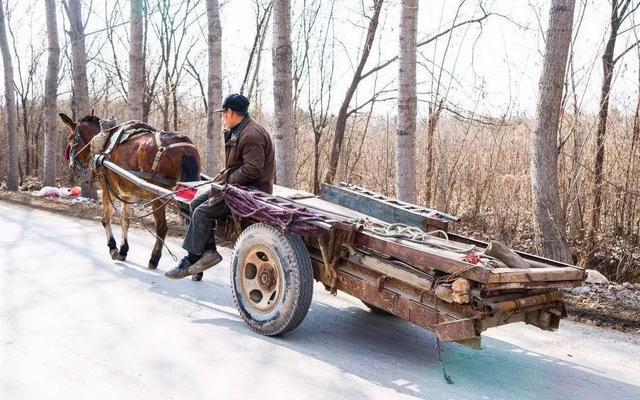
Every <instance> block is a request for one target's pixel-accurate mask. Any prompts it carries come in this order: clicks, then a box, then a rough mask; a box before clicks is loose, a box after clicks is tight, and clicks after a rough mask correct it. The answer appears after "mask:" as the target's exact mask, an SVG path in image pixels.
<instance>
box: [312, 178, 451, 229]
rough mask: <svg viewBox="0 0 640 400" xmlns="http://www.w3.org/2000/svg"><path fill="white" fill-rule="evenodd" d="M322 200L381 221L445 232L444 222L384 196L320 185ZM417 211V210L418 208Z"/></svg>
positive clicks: (445, 225)
mask: <svg viewBox="0 0 640 400" xmlns="http://www.w3.org/2000/svg"><path fill="white" fill-rule="evenodd" d="M321 197H322V199H323V200H325V201H328V202H330V203H335V204H338V205H341V206H343V207H346V208H349V209H352V210H356V211H358V212H360V213H363V214H365V215H368V216H371V217H373V218H377V219H379V220H381V221H385V222H388V223H392V224H396V223H401V224H406V225H410V226H415V227H418V228H420V229H423V230H425V231H428V230H433V229H442V230H445V231H446V230H447V227H448V224H447V222H446V221H444V220H441V219H438V218H434V217H432V216H427V215H425V214H424V213H421V212H418V211H414V210H410V209H406V208H404V206H403V203H400V202H397V201H396V202H395V203H396V204H395V205H394V204H392V203H391V202H390V201H388V200H387V199H386V198H385V197H384V196H380V197H381V198H377V197H374V196H369V195H366V194H363V193H358V192H355V191H352V190H349V189H348V188H344V187H337V186H333V185H327V184H324V185H322V196H321ZM418 210H419V208H418Z"/></svg>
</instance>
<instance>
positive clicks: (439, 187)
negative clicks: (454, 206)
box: [435, 131, 449, 211]
mask: <svg viewBox="0 0 640 400" xmlns="http://www.w3.org/2000/svg"><path fill="white" fill-rule="evenodd" d="M441 132H442V131H441ZM448 154H449V137H448V136H447V135H446V134H444V135H441V136H440V162H439V163H438V179H437V180H436V192H435V197H436V208H437V209H438V210H441V211H447V203H448V196H447V195H448V193H447V192H448V186H449V160H448V159H447V157H448Z"/></svg>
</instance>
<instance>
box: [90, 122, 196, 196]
mask: <svg viewBox="0 0 640 400" xmlns="http://www.w3.org/2000/svg"><path fill="white" fill-rule="evenodd" d="M150 134H151V135H154V137H155V141H156V146H157V147H158V150H157V152H156V155H155V158H154V160H153V167H152V168H151V172H150V173H145V172H136V175H139V176H141V177H142V178H144V179H147V180H153V181H156V182H158V183H164V184H169V183H171V182H169V181H167V182H161V181H162V180H164V178H162V177H160V176H157V175H156V172H157V170H158V165H159V163H160V159H161V158H162V155H163V154H164V152H165V151H167V150H169V149H172V148H174V147H185V146H186V147H193V148H195V146H194V145H193V143H191V142H175V143H170V144H164V143H163V138H162V136H163V135H164V134H166V132H162V131H159V130H157V129H156V128H154V127H152V126H151V125H149V124H147V123H144V122H142V121H137V120H131V121H127V122H125V123H123V124H120V125H117V126H114V127H109V128H107V129H104V128H103V130H101V131H100V133H99V134H97V135H96V136H94V138H93V139H92V140H91V153H92V154H104V155H106V156H107V158H109V157H110V155H111V153H112V152H113V150H114V149H115V148H116V147H117V146H118V145H119V144H122V143H124V142H126V141H128V140H131V139H133V138H135V137H137V136H140V135H150ZM173 183H175V182H173Z"/></svg>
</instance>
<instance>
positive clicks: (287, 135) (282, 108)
mask: <svg viewBox="0 0 640 400" xmlns="http://www.w3.org/2000/svg"><path fill="white" fill-rule="evenodd" d="M272 53H273V103H274V107H273V111H274V121H275V149H276V180H277V182H278V184H280V185H282V186H287V187H294V186H295V162H296V154H295V149H296V146H295V138H294V136H293V97H292V82H291V81H292V79H291V64H292V60H291V59H292V50H291V2H290V0H274V2H273V48H272Z"/></svg>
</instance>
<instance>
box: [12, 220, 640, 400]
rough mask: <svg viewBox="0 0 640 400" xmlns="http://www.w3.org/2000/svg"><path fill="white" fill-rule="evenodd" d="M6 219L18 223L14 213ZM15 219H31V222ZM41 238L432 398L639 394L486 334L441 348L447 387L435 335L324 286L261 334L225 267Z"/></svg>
mask: <svg viewBox="0 0 640 400" xmlns="http://www.w3.org/2000/svg"><path fill="white" fill-rule="evenodd" d="M3 218H6V219H7V220H15V218H13V217H12V216H3ZM13 222H18V223H20V224H28V221H24V220H20V221H13ZM30 233H31V234H34V232H30ZM21 234H24V233H23V232H21ZM37 235H38V236H39V237H40V239H42V240H47V241H52V242H55V243H57V244H58V245H59V246H60V248H61V251H63V252H64V253H67V254H69V252H71V254H82V256H83V257H84V258H85V260H87V259H88V260H90V262H91V263H92V264H93V265H94V266H95V267H96V268H100V269H103V270H106V271H109V272H110V273H112V274H114V277H116V278H124V279H135V280H137V281H139V282H141V283H143V284H144V285H146V287H147V288H148V290H149V291H150V292H153V293H156V294H159V295H162V296H167V297H169V298H172V299H180V300H182V301H187V302H189V303H191V304H193V305H194V306H196V307H198V308H201V309H206V310H209V311H212V312H213V314H214V315H217V316H219V317H216V318H206V319H202V318H195V317H194V318H191V319H190V320H189V319H186V318H185V323H188V322H191V323H196V324H211V325H215V326H218V327H223V328H225V329H229V330H231V331H233V332H235V333H237V334H238V335H245V336H250V337H255V338H259V339H261V340H264V341H266V342H268V343H270V344H273V345H277V346H282V347H285V348H287V349H290V350H292V351H295V352H298V353H301V354H304V355H305V356H307V357H312V358H314V359H316V360H319V361H321V362H324V363H327V364H329V365H332V366H334V367H336V368H339V369H340V370H342V371H344V372H345V373H348V374H352V375H355V376H357V377H359V378H361V379H364V380H366V381H368V382H372V383H375V384H377V385H381V386H383V387H386V388H390V389H393V390H395V391H396V392H398V393H402V394H406V395H411V396H417V397H427V398H470V396H469V393H470V389H469V388H473V389H472V393H474V395H473V396H472V398H508V399H525V398H535V399H543V398H544V399H549V398H558V396H557V394H558V393H565V394H566V398H579V399H590V398H594V394H595V393H602V391H603V388H606V391H607V392H611V393H615V398H616V399H625V398H629V399H639V398H640V387H639V386H634V385H629V384H626V383H623V382H620V381H617V380H614V379H611V378H608V377H606V376H603V373H602V372H600V371H596V370H592V369H588V368H585V367H583V366H580V365H578V364H573V363H570V362H567V361H565V360H561V359H558V358H554V357H549V356H547V355H544V354H542V353H535V352H531V351H529V350H525V349H522V348H520V347H518V346H514V345H512V344H510V343H508V342H505V341H501V340H497V339H494V338H490V337H484V339H483V349H482V350H471V349H467V348H465V347H462V346H459V345H457V344H449V343H447V344H443V345H442V350H443V352H442V356H443V359H444V363H445V367H446V369H447V372H448V373H449V374H450V375H451V376H452V378H453V380H454V382H455V383H454V384H453V385H448V384H446V382H445V381H444V379H443V376H442V370H441V364H440V363H439V361H438V356H437V353H436V350H435V338H434V336H433V335H431V334H430V333H429V332H427V331H425V330H423V329H421V328H418V327H416V326H414V325H412V324H410V323H408V322H406V321H403V320H400V319H398V318H394V317H381V316H377V315H373V314H371V313H370V312H368V311H366V310H365V309H364V308H360V307H357V306H355V305H354V306H349V307H346V308H344V307H343V308H340V307H334V306H330V305H327V304H325V300H326V302H332V299H331V298H330V297H328V296H323V295H319V294H318V293H320V291H321V290H322V291H323V289H322V287H321V286H320V285H317V286H316V287H315V289H316V296H315V300H314V302H313V304H312V306H311V309H310V311H309V314H308V315H307V317H306V319H305V320H304V321H303V323H302V324H301V326H300V327H298V328H297V329H296V330H294V331H293V332H291V333H289V334H288V335H286V336H283V337H278V338H273V337H265V336H261V335H258V334H256V333H254V332H252V331H251V330H250V329H249V328H248V326H247V325H246V324H245V323H244V322H243V321H242V320H241V319H240V317H239V315H238V314H237V313H235V312H232V311H230V310H233V309H234V308H235V307H234V304H233V301H232V296H231V289H230V287H229V284H228V276H226V274H223V273H222V271H215V272H212V273H209V275H207V274H205V280H204V281H202V282H192V281H189V280H180V281H169V280H167V279H166V278H165V277H164V276H162V273H163V272H164V271H160V270H157V271H156V270H148V269H147V268H146V267H145V266H142V265H140V264H139V263H137V262H132V261H127V262H117V263H112V262H110V260H108V255H107V248H106V244H105V246H104V249H100V251H98V249H91V251H87V249H86V248H85V247H84V246H83V243H79V242H74V241H72V240H68V239H67V238H65V237H60V236H59V235H57V234H56V232H54V231H53V230H52V231H50V232H47V233H44V232H42V231H40V232H38V233H37ZM131 242H132V243H131V245H132V248H135V249H136V250H135V251H136V252H143V251H142V250H141V249H145V248H149V250H150V249H151V247H150V246H149V243H150V241H146V240H139V239H136V238H132V239H131ZM100 252H104V255H102V254H100ZM143 253H144V254H146V252H143ZM140 254H142V253H140ZM138 258H139V259H143V257H142V256H140V257H138ZM168 263H169V261H167V260H166V259H165V262H164V265H167V264H168ZM70 264H71V265H70V266H69V268H73V263H72V262H70ZM224 271H225V272H226V271H227V269H226V268H225V270H224ZM346 303H347V304H349V303H348V302H346ZM523 332H526V330H525V329H524V327H523ZM550 334H551V335H552V333H550ZM261 356H263V357H264V356H265V355H264V354H262V355H261ZM335 384H336V385H340V382H336V383H335Z"/></svg>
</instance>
